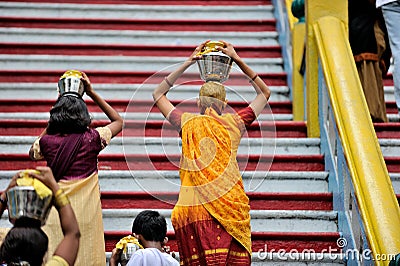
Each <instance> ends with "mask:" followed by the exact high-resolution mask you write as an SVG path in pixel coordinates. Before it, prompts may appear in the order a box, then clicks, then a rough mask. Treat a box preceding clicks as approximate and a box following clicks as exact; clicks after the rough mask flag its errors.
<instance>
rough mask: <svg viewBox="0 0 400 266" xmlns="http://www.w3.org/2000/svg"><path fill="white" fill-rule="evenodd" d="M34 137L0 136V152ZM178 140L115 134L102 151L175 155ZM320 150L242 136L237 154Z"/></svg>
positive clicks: (294, 141) (293, 141) (307, 143)
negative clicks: (117, 135)
mask: <svg viewBox="0 0 400 266" xmlns="http://www.w3.org/2000/svg"><path fill="white" fill-rule="evenodd" d="M35 139H36V137H34V136H32V137H26V136H21V137H18V136H0V153H3V154H4V153H5V154H18V153H24V152H26V151H27V150H29V148H30V147H31V145H32V143H33V142H34V141H35ZM180 152H181V139H180V138H178V137H176V138H173V137H162V138H160V137H145V138H144V137H125V136H124V137H123V138H121V137H116V138H114V139H112V140H111V143H110V145H109V146H108V147H107V148H106V149H105V150H104V151H103V152H102V154H118V153H119V154H124V153H125V154H143V153H147V154H162V153H165V154H177V153H180ZM319 153H320V139H319V138H242V140H241V143H240V145H239V148H238V154H239V155H240V154H249V155H261V154H263V155H272V154H302V155H306V154H308V155H311V154H319Z"/></svg>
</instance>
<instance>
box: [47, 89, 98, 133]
mask: <svg viewBox="0 0 400 266" xmlns="http://www.w3.org/2000/svg"><path fill="white" fill-rule="evenodd" d="M90 122H91V119H90V115H89V111H88V108H87V106H86V103H85V102H84V101H83V99H82V98H80V97H75V96H72V95H64V96H61V97H59V98H58V99H57V102H56V103H55V104H54V106H53V108H51V110H50V119H49V123H48V126H47V134H50V135H54V134H57V133H61V134H71V133H83V132H85V131H86V130H87V128H88V126H89V125H90Z"/></svg>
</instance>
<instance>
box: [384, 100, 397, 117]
mask: <svg viewBox="0 0 400 266" xmlns="http://www.w3.org/2000/svg"><path fill="white" fill-rule="evenodd" d="M386 113H388V114H398V113H399V111H398V110H397V105H396V102H395V101H386Z"/></svg>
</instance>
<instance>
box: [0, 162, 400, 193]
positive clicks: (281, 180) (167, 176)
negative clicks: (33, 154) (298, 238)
mask: <svg viewBox="0 0 400 266" xmlns="http://www.w3.org/2000/svg"><path fill="white" fill-rule="evenodd" d="M32 167H34V166H33V164H30V166H26V167H25V168H32ZM15 169H24V168H13V169H12V170H0V185H2V186H1V187H7V185H8V183H9V180H10V178H11V177H12V176H13V175H14V174H15V173H16V170H15ZM241 174H242V179H243V186H244V189H245V190H246V192H248V193H252V192H268V193H303V192H304V191H307V192H308V193H327V192H328V173H327V172H323V171H311V172H296V171H268V172H254V171H242V173H241ZM397 180H399V182H397V183H394V184H400V179H397ZM99 183H100V189H101V191H108V192H117V193H121V192H129V193H132V192H135V193H142V192H151V193H166V192H168V193H171V192H172V193H177V192H178V191H179V189H180V183H181V182H180V179H179V173H178V171H165V170H159V171H143V170H135V171H128V170H100V171H99ZM398 191H400V190H398ZM399 193H400V192H399Z"/></svg>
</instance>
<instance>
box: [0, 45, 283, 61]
mask: <svg viewBox="0 0 400 266" xmlns="http://www.w3.org/2000/svg"><path fill="white" fill-rule="evenodd" d="M235 50H236V52H237V53H238V54H239V55H240V56H241V57H242V58H252V57H257V58H281V57H282V52H281V47H280V46H278V45H276V46H259V47H255V46H235ZM192 52H193V45H191V46H189V45H179V46H176V45H140V44H136V45H134V44H133V45H132V44H126V45H120V44H107V45H105V44H90V45H89V44H85V43H77V44H57V43H0V54H20V55H22V54H31V55H33V54H47V55H49V54H51V55H86V56H89V55H90V56H103V55H108V56H111V55H114V56H116V55H120V56H156V57H163V56H181V57H184V56H188V55H190V54H191V53H192Z"/></svg>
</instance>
